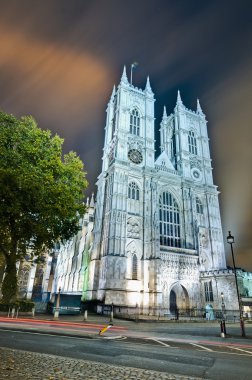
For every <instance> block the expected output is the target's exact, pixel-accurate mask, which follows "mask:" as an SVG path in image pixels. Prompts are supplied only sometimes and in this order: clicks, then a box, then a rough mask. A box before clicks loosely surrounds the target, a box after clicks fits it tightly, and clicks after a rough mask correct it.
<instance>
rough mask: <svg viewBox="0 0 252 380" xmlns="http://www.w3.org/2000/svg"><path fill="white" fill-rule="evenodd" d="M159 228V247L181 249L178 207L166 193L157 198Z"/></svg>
mask: <svg viewBox="0 0 252 380" xmlns="http://www.w3.org/2000/svg"><path fill="white" fill-rule="evenodd" d="M159 228H160V244H161V245H166V246H168V247H181V238H180V215H179V207H178V204H177V202H176V200H175V199H174V197H173V196H172V195H171V194H170V193H168V192H165V193H163V194H161V195H160V198H159Z"/></svg>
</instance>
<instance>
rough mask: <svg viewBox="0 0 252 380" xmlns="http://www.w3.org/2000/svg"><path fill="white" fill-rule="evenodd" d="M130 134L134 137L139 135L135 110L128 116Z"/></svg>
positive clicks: (138, 123)
mask: <svg viewBox="0 0 252 380" xmlns="http://www.w3.org/2000/svg"><path fill="white" fill-rule="evenodd" d="M130 133H132V135H136V136H139V135H140V115H139V112H138V110H136V109H134V110H133V111H132V112H131V114H130Z"/></svg>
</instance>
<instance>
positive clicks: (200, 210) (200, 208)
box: [196, 197, 203, 214]
mask: <svg viewBox="0 0 252 380" xmlns="http://www.w3.org/2000/svg"><path fill="white" fill-rule="evenodd" d="M196 212H197V214H203V205H202V203H201V200H200V199H199V198H198V197H197V198H196Z"/></svg>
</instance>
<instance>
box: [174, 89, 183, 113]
mask: <svg viewBox="0 0 252 380" xmlns="http://www.w3.org/2000/svg"><path fill="white" fill-rule="evenodd" d="M184 108H185V106H184V104H183V102H182V100H181V96H180V91H179V90H178V95H177V103H176V106H175V110H179V109H184Z"/></svg>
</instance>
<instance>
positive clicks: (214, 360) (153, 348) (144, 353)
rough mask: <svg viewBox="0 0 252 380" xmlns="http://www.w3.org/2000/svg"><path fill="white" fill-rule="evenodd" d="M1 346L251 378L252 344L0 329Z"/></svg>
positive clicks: (202, 374)
mask: <svg viewBox="0 0 252 380" xmlns="http://www.w3.org/2000/svg"><path fill="white" fill-rule="evenodd" d="M0 346H1V347H8V348H12V349H20V350H26V351H32V352H38V353H45V354H52V355H58V356H62V357H70V358H77V359H85V360H91V361H96V362H102V363H107V364H114V365H123V366H130V367H136V368H144V369H148V370H156V371H163V372H170V373H177V374H180V375H185V376H196V377H201V378H204V379H215V380H225V379H229V380H237V379H239V380H249V379H251V373H252V346H246V345H244V346H240V347H237V345H236V346H233V345H232V344H230V346H226V345H225V346H223V345H221V343H219V344H218V343H211V344H209V342H208V343H206V344H196V343H189V342H188V343H186V342H177V341H176V340H174V341H172V340H170V341H164V340H159V339H155V338H148V339H144V338H142V339H139V338H135V339H134V338H132V337H123V336H121V335H118V336H117V337H116V336H114V337H113V339H109V338H108V337H99V336H90V337H89V338H88V337H70V336H69V337H67V336H60V335H50V334H40V333H38V332H36V333H35V332H32V331H30V332H22V331H13V330H11V329H9V330H3V329H0Z"/></svg>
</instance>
